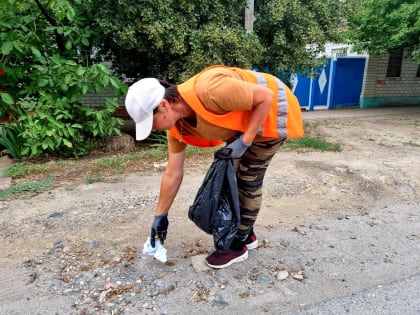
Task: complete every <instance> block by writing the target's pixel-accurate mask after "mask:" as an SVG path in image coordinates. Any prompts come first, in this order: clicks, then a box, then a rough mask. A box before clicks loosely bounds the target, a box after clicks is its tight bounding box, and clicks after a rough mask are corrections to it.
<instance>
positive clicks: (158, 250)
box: [143, 237, 167, 263]
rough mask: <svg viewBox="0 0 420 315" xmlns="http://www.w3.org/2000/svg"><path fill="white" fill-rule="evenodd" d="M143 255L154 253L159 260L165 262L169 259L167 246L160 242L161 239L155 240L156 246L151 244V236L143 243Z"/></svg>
mask: <svg viewBox="0 0 420 315" xmlns="http://www.w3.org/2000/svg"><path fill="white" fill-rule="evenodd" d="M143 255H152V256H154V257H155V258H156V259H157V260H159V261H161V262H163V263H165V262H166V261H167V257H166V248H165V247H163V245H162V244H161V243H160V240H155V247H154V248H153V247H152V245H151V244H150V237H148V238H147V241H146V242H145V243H144V245H143Z"/></svg>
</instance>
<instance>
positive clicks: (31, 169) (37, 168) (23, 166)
mask: <svg viewBox="0 0 420 315" xmlns="http://www.w3.org/2000/svg"><path fill="white" fill-rule="evenodd" d="M47 170H48V167H47V166H46V165H45V164H29V163H26V162H16V163H13V164H12V165H9V166H8V167H6V168H5V169H4V171H3V173H4V175H6V176H10V177H12V178H17V177H22V176H28V175H31V174H37V173H42V172H46V171H47Z"/></svg>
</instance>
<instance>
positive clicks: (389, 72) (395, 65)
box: [386, 49, 404, 77]
mask: <svg viewBox="0 0 420 315" xmlns="http://www.w3.org/2000/svg"><path fill="white" fill-rule="evenodd" d="M403 55H404V52H403V50H402V49H399V50H395V51H393V52H391V54H390V55H389V59H388V68H387V69H386V76H387V77H399V76H400V75H401V65H402V60H403Z"/></svg>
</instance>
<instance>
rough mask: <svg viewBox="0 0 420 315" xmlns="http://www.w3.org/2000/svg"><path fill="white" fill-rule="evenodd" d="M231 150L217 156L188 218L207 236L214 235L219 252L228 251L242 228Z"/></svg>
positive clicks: (218, 152) (215, 155)
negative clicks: (240, 227)
mask: <svg viewBox="0 0 420 315" xmlns="http://www.w3.org/2000/svg"><path fill="white" fill-rule="evenodd" d="M230 153H231V149H230V148H226V147H225V148H222V149H220V150H218V151H217V152H216V153H215V154H214V158H215V160H214V161H213V163H212V164H211V165H210V168H209V170H208V171H207V174H206V176H205V177H204V180H203V184H202V185H201V187H200V188H199V189H198V192H197V195H196V197H195V199H194V203H193V205H192V206H191V207H190V208H189V211H188V217H189V218H190V219H191V221H193V222H194V223H195V225H197V226H198V227H199V228H200V229H201V230H203V231H204V232H206V233H208V234H211V235H213V241H214V246H215V247H216V249H218V250H225V249H228V248H229V246H230V244H231V243H232V241H233V238H234V236H235V234H236V231H237V230H238V228H239V224H240V216H239V199H238V187H237V183H236V172H235V168H234V166H233V159H232V158H230V157H229V155H230Z"/></svg>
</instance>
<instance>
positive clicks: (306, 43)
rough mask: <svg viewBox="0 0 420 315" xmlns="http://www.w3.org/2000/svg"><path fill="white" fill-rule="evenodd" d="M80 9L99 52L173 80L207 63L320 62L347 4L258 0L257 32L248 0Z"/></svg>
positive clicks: (93, 2)
mask: <svg viewBox="0 0 420 315" xmlns="http://www.w3.org/2000/svg"><path fill="white" fill-rule="evenodd" d="M83 5H84V10H85V14H84V15H85V16H86V17H88V19H89V21H91V22H92V27H93V29H95V34H96V35H97V37H96V38H95V40H94V44H95V46H96V47H97V48H98V54H97V56H98V57H99V58H105V59H106V60H110V61H112V64H113V67H114V69H115V70H116V71H117V72H118V73H119V74H120V75H121V76H124V77H127V78H129V79H130V80H136V79H138V78H141V77H146V76H158V77H163V78H167V79H170V80H172V81H175V82H179V81H182V80H184V79H185V78H187V77H189V76H191V75H192V74H195V73H197V72H198V71H200V70H201V69H203V68H204V67H206V66H209V65H212V64H222V63H223V64H226V65H233V66H241V67H258V68H262V69H264V70H266V71H269V72H271V73H274V74H279V71H283V72H286V73H289V72H290V71H295V72H304V71H305V70H306V69H310V68H314V67H316V66H318V65H319V64H321V63H323V62H324V60H322V59H319V58H317V57H318V56H317V55H318V53H320V52H321V51H323V50H324V44H325V43H326V42H331V41H332V42H334V41H339V40H340V36H339V35H340V34H341V32H342V28H341V21H342V20H343V17H344V15H345V12H346V11H345V8H346V4H345V3H343V2H341V1H336V0H311V1H299V0H287V1H286V0H258V1H255V16H256V21H255V24H254V32H253V33H252V34H248V33H247V32H246V30H245V28H244V10H245V7H246V1H245V0H234V1H224V0H201V1H187V0H177V1H175V0H143V1H135V0H120V1H118V2H116V1H113V0H89V1H85V2H84V4H83Z"/></svg>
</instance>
